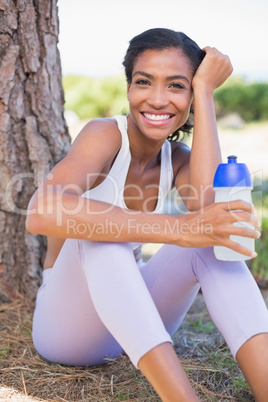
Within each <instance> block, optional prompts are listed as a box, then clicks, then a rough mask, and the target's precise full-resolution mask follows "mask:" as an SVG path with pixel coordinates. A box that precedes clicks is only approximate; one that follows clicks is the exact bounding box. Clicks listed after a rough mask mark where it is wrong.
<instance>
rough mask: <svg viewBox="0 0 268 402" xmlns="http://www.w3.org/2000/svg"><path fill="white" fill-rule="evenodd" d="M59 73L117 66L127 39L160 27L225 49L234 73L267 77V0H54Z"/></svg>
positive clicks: (92, 72) (114, 70)
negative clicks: (60, 70) (59, 55)
mask: <svg viewBox="0 0 268 402" xmlns="http://www.w3.org/2000/svg"><path fill="white" fill-rule="evenodd" d="M58 6H59V18H60V42H59V49H60V52H61V60H62V68H63V74H69V73H73V74H82V75H88V76H107V75H114V74H118V73H120V72H121V71H122V67H121V63H122V59H123V57H124V54H125V51H126V49H127V46H128V41H129V40H130V39H131V38H132V37H133V36H134V35H136V34H138V33H141V32H142V31H144V30H146V29H149V28H154V27H165V28H171V29H175V30H178V31H183V32H185V33H186V34H187V35H188V36H190V37H191V38H192V39H194V40H195V41H196V42H197V43H198V44H199V46H201V47H204V46H207V45H210V46H215V47H217V48H218V49H219V50H221V51H222V52H223V53H227V54H228V55H229V56H230V58H231V60H232V63H233V66H234V69H235V74H239V75H244V76H246V77H248V78H249V79H257V80H264V79H265V80H267V79H268V54H267V38H268V24H267V18H268V1H267V0H224V1H223V0H202V1H201V0H190V1H186V0H183V1H182V0H161V1H160V0H129V1H128V0H113V1H110V0H98V1H92V0H75V1H74V0H59V1H58Z"/></svg>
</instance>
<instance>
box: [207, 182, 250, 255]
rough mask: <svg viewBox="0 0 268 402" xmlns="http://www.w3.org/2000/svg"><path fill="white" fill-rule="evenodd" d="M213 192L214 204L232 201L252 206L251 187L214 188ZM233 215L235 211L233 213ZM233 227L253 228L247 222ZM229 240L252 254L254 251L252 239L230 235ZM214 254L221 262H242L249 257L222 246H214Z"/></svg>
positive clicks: (238, 223) (236, 223)
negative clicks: (240, 201) (242, 201)
mask: <svg viewBox="0 0 268 402" xmlns="http://www.w3.org/2000/svg"><path fill="white" fill-rule="evenodd" d="M214 191H215V202H229V201H234V200H238V199H239V200H244V201H246V202H248V203H249V204H252V198H251V187H236V186H234V187H214ZM233 213H234V214H235V213H236V211H233ZM234 225H235V226H240V227H248V228H251V229H253V226H252V225H251V224H250V223H247V222H235V223H234ZM230 239H231V240H232V241H235V242H237V243H240V244H241V245H242V246H244V247H246V248H247V249H249V250H251V251H252V252H254V251H255V242H254V239H252V238H249V237H243V236H235V235H231V236H230ZM214 254H215V257H216V258H217V259H218V260H223V261H243V260H250V259H251V257H249V256H246V255H244V254H240V253H238V252H237V251H234V250H232V249H230V248H228V247H222V246H215V247H214Z"/></svg>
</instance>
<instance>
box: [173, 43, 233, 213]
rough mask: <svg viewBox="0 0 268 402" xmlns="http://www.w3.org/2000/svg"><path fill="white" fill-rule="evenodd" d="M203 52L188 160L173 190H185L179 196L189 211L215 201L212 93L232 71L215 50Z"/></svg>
mask: <svg viewBox="0 0 268 402" xmlns="http://www.w3.org/2000/svg"><path fill="white" fill-rule="evenodd" d="M203 50H204V51H205V52H206V56H205V58H204V59H203V61H202V63H201V64H200V66H199V68H198V70H197V72H196V74H195V75H194V77H193V81H192V88H193V102H194V129H193V141H192V147H191V153H190V159H189V163H187V164H185V165H184V167H182V169H181V170H180V171H179V173H178V177H177V179H176V187H177V188H178V189H180V187H183V188H184V189H185V190H184V191H182V194H181V195H182V197H183V198H184V201H185V204H186V206H187V208H188V209H189V210H190V211H193V210H198V209H200V208H202V207H204V206H205V205H208V204H210V203H212V202H213V201H214V192H213V188H212V183H213V177H214V174H215V171H216V168H217V166H218V164H219V163H221V150H220V144H219V138H218V131H217V125H216V116H215V108H214V101H213V93H214V90H215V89H216V88H218V87H219V86H220V85H222V84H223V83H224V81H225V80H226V79H227V78H228V77H229V76H230V75H231V73H232V71H233V68H232V65H231V62H230V60H229V57H228V56H225V55H223V54H222V53H220V52H219V51H218V50H217V49H215V48H210V47H206V48H204V49H203ZM186 184H187V185H186Z"/></svg>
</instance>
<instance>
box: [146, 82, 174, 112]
mask: <svg viewBox="0 0 268 402" xmlns="http://www.w3.org/2000/svg"><path fill="white" fill-rule="evenodd" d="M148 103H149V104H150V106H152V107H153V108H155V109H160V108H163V107H165V106H167V105H168V103H169V100H168V96H167V93H166V91H165V90H164V89H163V88H160V87H156V88H152V90H151V93H150V96H149V98H148Z"/></svg>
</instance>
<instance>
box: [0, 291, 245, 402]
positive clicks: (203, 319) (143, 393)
mask: <svg viewBox="0 0 268 402" xmlns="http://www.w3.org/2000/svg"><path fill="white" fill-rule="evenodd" d="M199 297H200V300H201V298H202V295H199ZM200 300H199V301H198V300H197V302H198V303H199V308H196V307H193V310H192V313H191V311H190V315H189V318H188V319H186V323H185V324H184V325H183V327H182V329H181V332H180V333H177V334H176V337H175V338H174V344H175V347H176V349H177V350H178V353H179V354H180V356H181V357H182V359H183V361H182V363H183V366H184V368H185V370H186V371H187V373H188V375H189V377H190V380H191V382H192V384H193V387H194V388H195V390H196V392H197V393H198V395H199V396H200V398H201V400H202V401H253V398H252V396H251V394H250V392H249V390H248V388H247V385H246V384H245V382H244V380H243V377H242V376H241V373H240V371H239V369H238V368H237V366H236V364H235V362H234V361H233V360H232V358H231V357H230V355H229V352H228V351H227V349H226V346H225V344H224V342H223V341H222V339H221V338H220V337H219V334H217V331H216V332H215V328H213V327H211V323H210V322H209V319H208V317H207V313H205V312H204V311H203V305H202V300H201V303H200ZM32 313H33V304H32V303H27V302H26V301H25V300H23V299H21V300H18V301H16V302H13V303H11V304H3V305H2V306H1V307H0V322H1V324H0V325H1V327H0V361H1V367H0V400H3V401H27V402H29V401H68V402H80V401H81V402H82V401H140V402H141V401H159V400H160V399H159V398H158V397H157V395H156V394H155V392H154V391H153V389H152V388H151V386H150V385H149V384H148V382H147V380H146V379H145V378H144V377H143V376H142V375H141V374H140V372H139V371H137V370H136V369H135V368H134V367H133V365H132V364H131V363H130V362H129V360H128V358H127V357H126V356H122V357H120V358H119V359H117V360H116V361H111V362H109V363H108V364H107V365H106V366H102V367H93V368H75V367H66V366H61V365H58V364H51V363H48V362H46V361H44V360H43V359H42V358H40V357H39V356H38V354H37V353H36V351H35V349H34V347H33V345H32V340H31V322H32ZM193 334H196V335H195V336H194V335H193ZM200 339H201V340H200ZM204 342H205V344H204ZM204 345H205V346H204Z"/></svg>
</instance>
